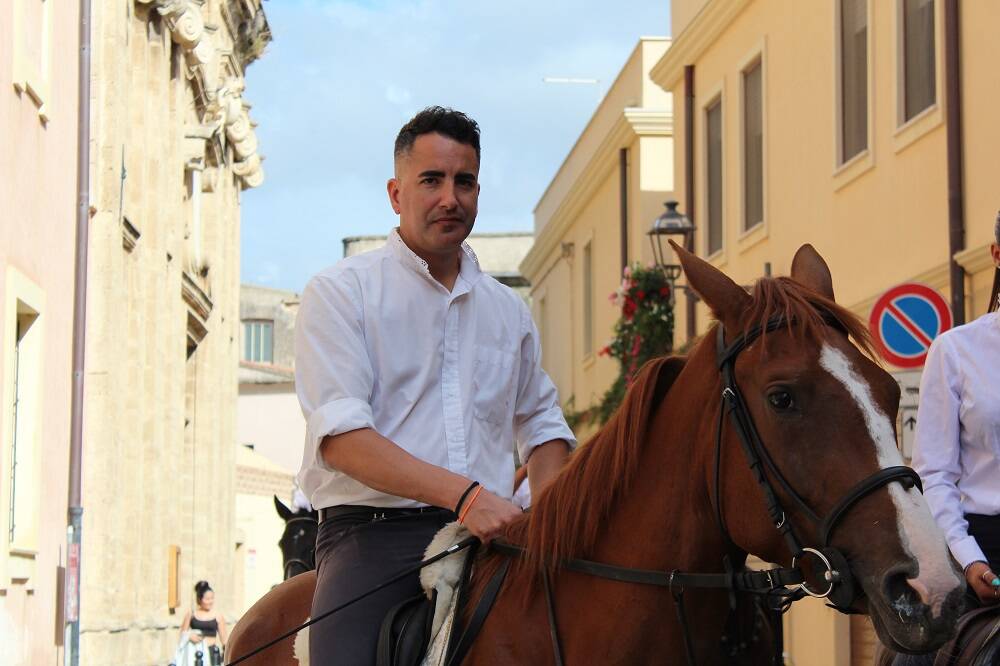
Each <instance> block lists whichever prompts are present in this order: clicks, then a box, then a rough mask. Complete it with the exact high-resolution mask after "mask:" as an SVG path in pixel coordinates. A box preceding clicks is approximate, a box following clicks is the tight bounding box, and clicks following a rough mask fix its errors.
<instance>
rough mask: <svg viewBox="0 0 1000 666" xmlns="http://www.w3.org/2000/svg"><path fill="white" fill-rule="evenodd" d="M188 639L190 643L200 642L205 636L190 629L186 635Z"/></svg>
mask: <svg viewBox="0 0 1000 666" xmlns="http://www.w3.org/2000/svg"><path fill="white" fill-rule="evenodd" d="M188 640H189V641H191V642H192V643H201V642H202V641H203V640H205V637H204V636H202V635H201V634H200V633H199V632H196V631H192V632H191V634H190V635H189V636H188Z"/></svg>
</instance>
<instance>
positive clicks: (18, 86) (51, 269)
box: [0, 0, 80, 664]
mask: <svg viewBox="0 0 1000 666" xmlns="http://www.w3.org/2000/svg"><path fill="white" fill-rule="evenodd" d="M79 43H80V29H79V3H72V2H68V3H67V2H63V3H54V2H37V1H34V2H32V1H29V0H0V137H2V139H0V144H2V145H3V153H2V157H0V205H2V209H0V299H2V300H0V304H2V306H0V307H2V311H0V349H2V351H0V399H2V402H0V404H2V405H3V407H2V408H0V663H2V664H54V663H58V662H60V661H61V660H62V658H63V650H62V644H63V609H62V606H61V603H60V602H61V600H62V598H63V595H62V585H61V582H62V580H61V577H62V572H63V571H64V568H65V565H66V556H65V553H66V524H67V518H66V508H67V495H68V489H67V482H68V479H69V442H70V405H71V393H72V390H71V379H72V375H73V372H72V369H73V366H72V356H73V355H72V340H73V289H74V270H75V267H76V261H75V258H74V250H75V245H76V215H77V208H76V200H77V199H76V191H77V189H76V187H77V180H76V178H77V141H78V128H79V119H78V115H77V110H78V90H79V86H78V83H77V71H78V70H77V65H78V54H79V49H78V46H79Z"/></svg>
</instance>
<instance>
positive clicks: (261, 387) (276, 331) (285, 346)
mask: <svg viewBox="0 0 1000 666" xmlns="http://www.w3.org/2000/svg"><path fill="white" fill-rule="evenodd" d="M298 309H299V296H298V294H296V293H295V292H292V291H283V290H279V289H269V288H267V287H258V286H255V285H249V284H244V285H242V286H241V287H240V327H241V328H240V356H239V373H238V377H239V399H238V404H237V416H236V443H237V446H236V528H237V538H236V539H237V544H238V547H237V553H236V563H235V565H236V571H237V575H238V576H239V578H240V581H237V584H236V586H235V588H234V589H235V590H238V591H239V592H240V594H241V598H240V599H239V600H235V601H236V603H237V605H236V609H237V610H238V611H239V612H240V613H241V614H242V613H243V612H244V611H246V609H247V608H249V607H250V606H252V605H253V604H254V602H256V601H257V599H259V598H260V597H261V596H263V595H264V594H266V593H267V592H268V590H270V589H271V586H273V585H276V584H278V583H280V582H281V581H282V579H283V577H284V571H283V570H282V564H281V563H282V559H281V549H280V548H279V547H278V540H279V539H280V538H281V534H282V532H283V531H284V527H285V523H284V521H283V520H282V519H281V518H280V517H279V516H278V514H277V512H276V511H275V509H274V497H278V498H279V499H280V500H281V501H282V502H284V503H285V505H286V506H291V498H292V491H293V489H294V487H295V474H296V473H297V472H298V471H299V465H300V464H301V463H302V443H303V441H305V434H306V424H305V419H304V418H303V416H302V409H301V407H299V400H298V397H297V396H296V395H295V375H294V371H293V365H294V355H295V350H294V342H295V340H294V337H295V336H294V333H295V315H296V314H297V313H298Z"/></svg>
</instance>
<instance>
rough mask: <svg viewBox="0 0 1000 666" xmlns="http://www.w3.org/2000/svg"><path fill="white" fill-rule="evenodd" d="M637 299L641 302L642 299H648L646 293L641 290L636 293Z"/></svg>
mask: <svg viewBox="0 0 1000 666" xmlns="http://www.w3.org/2000/svg"><path fill="white" fill-rule="evenodd" d="M635 297H636V298H637V299H638V300H640V301H641V300H642V299H644V298H646V292H644V291H643V290H642V289H640V290H639V291H637V292H635Z"/></svg>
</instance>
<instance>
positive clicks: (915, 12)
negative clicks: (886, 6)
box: [902, 0, 937, 122]
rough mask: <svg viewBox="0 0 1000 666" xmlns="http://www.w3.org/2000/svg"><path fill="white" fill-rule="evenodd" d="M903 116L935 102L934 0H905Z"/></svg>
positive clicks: (911, 114) (914, 114)
mask: <svg viewBox="0 0 1000 666" xmlns="http://www.w3.org/2000/svg"><path fill="white" fill-rule="evenodd" d="M902 51H903V91H902V93H903V94H902V96H903V104H902V107H903V118H902V121H903V122H906V121H908V120H910V119H911V118H913V117H915V116H917V115H918V114H919V113H920V112H921V111H923V110H924V109H926V108H927V107H929V106H931V105H932V104H934V101H935V99H936V94H937V91H936V89H935V66H934V0H903V45H902Z"/></svg>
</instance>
